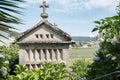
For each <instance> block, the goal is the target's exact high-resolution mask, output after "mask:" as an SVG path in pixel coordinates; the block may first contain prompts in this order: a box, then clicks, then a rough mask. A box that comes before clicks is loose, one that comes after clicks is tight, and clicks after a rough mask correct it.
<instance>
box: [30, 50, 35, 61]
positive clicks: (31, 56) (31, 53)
mask: <svg viewBox="0 0 120 80" xmlns="http://www.w3.org/2000/svg"><path fill="white" fill-rule="evenodd" d="M33 61H34V59H33V52H32V49H30V62H33Z"/></svg>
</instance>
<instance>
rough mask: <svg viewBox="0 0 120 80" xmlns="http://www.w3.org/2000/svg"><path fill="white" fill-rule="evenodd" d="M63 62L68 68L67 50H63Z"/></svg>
mask: <svg viewBox="0 0 120 80" xmlns="http://www.w3.org/2000/svg"><path fill="white" fill-rule="evenodd" d="M63 55H64V56H63V60H64V62H65V64H66V65H67V66H68V65H69V52H68V49H63Z"/></svg>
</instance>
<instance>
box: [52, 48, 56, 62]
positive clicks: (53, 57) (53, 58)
mask: <svg viewBox="0 0 120 80" xmlns="http://www.w3.org/2000/svg"><path fill="white" fill-rule="evenodd" d="M51 53H52V61H53V62H54V61H56V58H55V52H54V49H51Z"/></svg>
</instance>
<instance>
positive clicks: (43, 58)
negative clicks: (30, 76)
mask: <svg viewBox="0 0 120 80" xmlns="http://www.w3.org/2000/svg"><path fill="white" fill-rule="evenodd" d="M40 52H41V61H42V62H43V61H45V55H44V53H43V49H41V50H40Z"/></svg>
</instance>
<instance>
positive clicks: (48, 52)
mask: <svg viewBox="0 0 120 80" xmlns="http://www.w3.org/2000/svg"><path fill="white" fill-rule="evenodd" d="M46 56H47V61H51V60H50V51H49V50H48V49H46Z"/></svg>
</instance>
